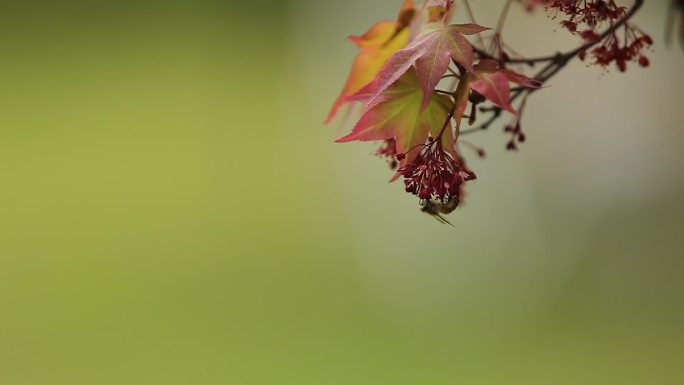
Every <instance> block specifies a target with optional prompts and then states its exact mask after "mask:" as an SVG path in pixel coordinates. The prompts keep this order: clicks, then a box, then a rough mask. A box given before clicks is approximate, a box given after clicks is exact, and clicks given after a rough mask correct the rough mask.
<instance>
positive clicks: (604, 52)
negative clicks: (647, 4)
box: [579, 23, 653, 72]
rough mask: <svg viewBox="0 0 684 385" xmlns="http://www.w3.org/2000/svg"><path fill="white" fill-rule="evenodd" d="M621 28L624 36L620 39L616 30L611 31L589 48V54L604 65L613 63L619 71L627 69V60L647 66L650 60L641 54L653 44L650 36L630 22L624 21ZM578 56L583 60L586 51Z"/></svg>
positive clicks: (589, 38)
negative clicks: (601, 40)
mask: <svg viewBox="0 0 684 385" xmlns="http://www.w3.org/2000/svg"><path fill="white" fill-rule="evenodd" d="M623 30H624V35H623V36H624V37H623V38H622V39H620V38H619V37H618V35H617V33H616V32H613V33H611V34H609V35H608V36H607V37H606V39H605V40H604V41H603V42H602V43H601V44H599V45H598V46H597V47H596V48H593V49H592V50H591V52H590V54H591V57H592V58H593V60H594V63H596V64H598V65H602V66H604V67H605V66H608V65H610V64H612V63H615V65H616V66H617V67H618V69H619V70H620V72H625V71H626V70H627V63H629V62H637V63H639V65H640V66H642V67H648V66H649V65H650V63H651V62H650V60H649V59H648V57H646V56H645V55H644V54H643V51H644V50H645V49H646V48H648V47H650V46H652V45H653V40H652V39H651V37H650V36H648V35H646V34H645V33H643V32H642V31H641V30H640V29H639V28H637V27H636V26H634V25H633V24H630V23H625V25H624V26H623ZM586 39H587V40H589V41H592V40H595V39H598V36H588V37H587V38H586ZM579 57H580V59H582V60H584V59H585V57H586V52H585V51H582V52H580V53H579Z"/></svg>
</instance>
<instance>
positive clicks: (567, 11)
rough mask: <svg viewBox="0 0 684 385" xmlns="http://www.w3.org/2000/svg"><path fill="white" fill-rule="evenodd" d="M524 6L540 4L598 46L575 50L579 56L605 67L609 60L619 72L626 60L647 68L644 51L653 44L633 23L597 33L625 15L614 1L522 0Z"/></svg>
mask: <svg viewBox="0 0 684 385" xmlns="http://www.w3.org/2000/svg"><path fill="white" fill-rule="evenodd" d="M522 1H523V2H524V3H525V5H526V6H527V7H528V9H533V8H534V7H535V6H544V8H545V9H546V10H547V11H548V12H551V13H552V14H553V16H554V18H555V17H558V15H559V14H562V15H564V16H565V17H566V20H563V21H561V23H560V24H561V26H563V27H564V28H565V29H567V30H568V31H570V32H572V33H575V34H578V35H579V36H580V37H581V38H582V39H584V41H585V42H586V43H588V44H589V43H594V42H597V43H598V45H597V46H596V47H593V48H591V49H590V51H589V52H586V51H585V50H583V51H581V52H580V53H579V58H580V59H581V60H585V59H586V58H587V57H589V58H590V59H591V60H592V61H593V64H596V65H600V66H603V67H607V66H609V65H611V64H613V63H615V65H616V66H617V68H618V69H619V70H620V72H625V71H626V70H627V63H629V62H636V63H638V64H639V65H640V66H642V67H648V66H649V64H650V60H649V59H648V57H646V55H644V51H645V50H646V48H648V47H650V46H652V45H653V40H652V39H651V37H650V36H648V35H646V34H645V33H644V32H643V31H641V30H640V29H639V28H638V27H636V26H635V25H633V24H631V23H628V22H625V23H624V24H623V25H622V27H621V28H619V29H613V30H611V31H610V33H609V34H608V35H607V36H602V35H600V29H601V28H603V26H604V25H613V24H614V23H616V22H617V21H618V20H620V19H621V18H623V17H624V16H625V13H626V11H627V9H626V8H625V7H624V6H620V5H618V4H617V3H615V1H614V0H522Z"/></svg>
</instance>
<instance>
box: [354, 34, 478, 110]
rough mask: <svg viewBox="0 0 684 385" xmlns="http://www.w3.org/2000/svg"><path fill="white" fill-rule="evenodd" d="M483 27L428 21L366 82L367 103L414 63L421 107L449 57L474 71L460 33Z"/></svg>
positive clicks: (444, 71)
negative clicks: (409, 41) (420, 94)
mask: <svg viewBox="0 0 684 385" xmlns="http://www.w3.org/2000/svg"><path fill="white" fill-rule="evenodd" d="M487 29H488V28H485V27H482V26H479V25H477V24H454V25H444V24H442V23H430V24H429V26H428V28H427V30H426V31H424V32H423V33H422V34H421V35H420V36H418V37H417V38H416V39H415V40H414V41H413V42H412V43H411V44H409V46H408V47H406V48H404V49H401V50H399V51H397V52H396V53H395V54H394V55H392V57H391V58H390V59H389V61H388V62H387V64H386V65H385V67H384V68H383V69H382V71H381V72H380V73H379V74H378V76H377V77H376V78H375V80H374V81H373V82H372V83H370V84H369V85H368V87H370V88H372V89H373V95H372V96H371V97H370V98H368V99H367V103H368V104H373V103H374V102H375V101H376V99H377V98H379V97H380V95H382V93H383V92H384V91H385V90H386V89H387V88H388V87H390V86H391V85H392V84H393V83H394V82H396V81H397V79H399V78H400V77H401V76H402V75H403V74H404V73H406V71H408V70H409V68H411V67H415V68H416V73H417V76H418V81H419V83H420V86H421V89H422V93H423V98H422V100H421V103H420V106H421V107H422V108H425V106H426V105H427V104H428V103H429V101H430V98H431V95H432V93H433V92H434V90H435V87H436V86H437V84H438V83H439V82H440V81H441V79H442V76H444V74H445V73H446V72H447V69H448V68H449V64H450V63H451V60H452V59H453V60H455V61H456V62H458V63H459V64H460V65H462V66H463V67H465V69H466V70H467V71H471V72H474V71H475V69H474V68H473V47H472V46H471V45H470V42H469V41H468V39H466V37H465V36H464V35H472V34H476V33H479V32H482V31H485V30H487ZM362 91H363V90H362ZM366 91H367V90H366Z"/></svg>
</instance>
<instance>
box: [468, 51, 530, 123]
mask: <svg viewBox="0 0 684 385" xmlns="http://www.w3.org/2000/svg"><path fill="white" fill-rule="evenodd" d="M509 82H513V83H517V84H519V85H521V86H523V87H527V88H539V87H540V86H541V83H540V82H538V81H537V80H534V79H531V78H528V77H526V76H524V75H522V74H519V73H517V72H513V71H510V70H507V69H504V68H500V67H499V64H498V63H497V62H496V61H495V60H491V59H484V60H481V61H480V62H479V63H478V64H477V65H476V66H475V72H474V78H473V79H472V80H471V81H470V88H472V89H473V90H475V91H476V92H477V93H479V94H480V95H482V96H484V97H485V98H487V99H488V100H489V101H491V102H492V103H494V104H495V105H497V106H499V107H501V108H502V109H504V110H506V111H508V112H510V113H512V114H516V115H517V111H516V110H515V109H514V108H513V106H511V87H510V84H509Z"/></svg>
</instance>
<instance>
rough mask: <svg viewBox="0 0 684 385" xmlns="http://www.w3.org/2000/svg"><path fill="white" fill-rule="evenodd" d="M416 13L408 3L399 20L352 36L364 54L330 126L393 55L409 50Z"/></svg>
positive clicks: (330, 116)
mask: <svg viewBox="0 0 684 385" xmlns="http://www.w3.org/2000/svg"><path fill="white" fill-rule="evenodd" d="M415 13H416V7H415V5H414V4H413V1H412V0H405V1H404V5H403V7H402V8H401V11H400V12H399V18H398V20H397V21H381V22H378V23H376V24H375V25H374V26H372V27H371V28H370V29H369V30H368V32H366V33H364V34H363V35H361V36H349V38H348V39H349V40H350V41H351V42H353V43H354V44H356V45H357V46H358V47H359V48H360V49H361V52H360V53H359V54H358V55H357V56H356V59H355V60H354V64H353V65H352V70H351V73H350V74H349V77H348V78H347V81H346V83H345V85H344V88H343V89H342V92H341V93H340V95H339V97H338V98H337V100H336V101H335V104H334V105H333V107H332V109H331V110H330V113H329V114H328V118H327V119H326V123H330V122H331V121H332V120H333V119H334V118H335V116H336V115H337V112H338V111H339V109H340V107H342V105H344V104H345V103H346V102H347V100H346V98H347V97H348V96H350V95H353V94H354V93H356V92H357V91H358V90H360V89H361V88H362V87H363V86H365V85H366V84H368V83H369V82H371V81H372V80H373V78H375V76H376V75H377V74H378V73H379V72H380V70H381V69H382V67H383V66H384V65H385V63H387V61H388V60H389V59H390V57H392V55H393V54H394V53H395V52H397V51H398V50H400V49H401V48H404V47H406V45H407V44H408V41H409V30H408V27H409V25H410V24H411V21H412V20H413V17H414V15H415Z"/></svg>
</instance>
